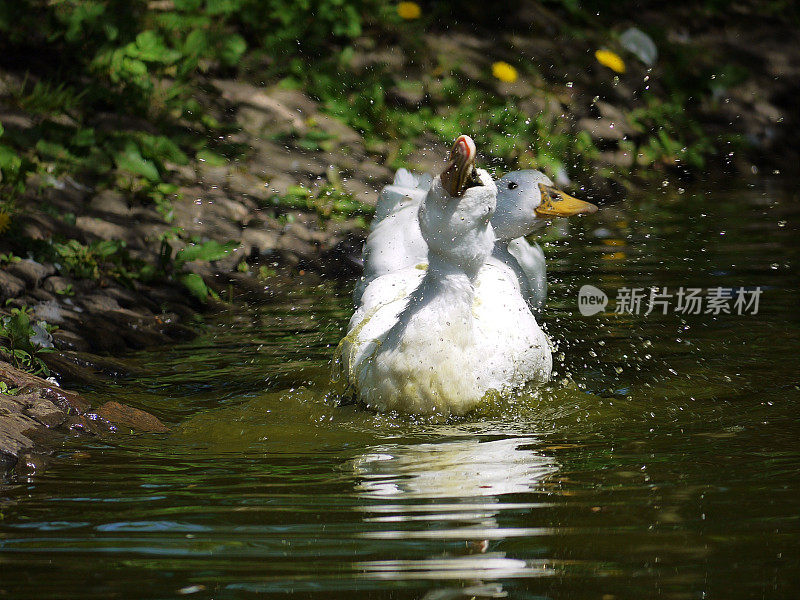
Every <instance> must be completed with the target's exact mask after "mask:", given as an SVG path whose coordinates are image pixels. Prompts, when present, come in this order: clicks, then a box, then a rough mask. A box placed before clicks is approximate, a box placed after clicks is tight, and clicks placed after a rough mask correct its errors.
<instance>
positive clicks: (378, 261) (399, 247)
mask: <svg viewBox="0 0 800 600" xmlns="http://www.w3.org/2000/svg"><path fill="white" fill-rule="evenodd" d="M431 181H432V179H431V176H430V175H427V174H425V175H421V176H416V175H414V174H412V173H410V172H409V171H407V170H406V169H399V170H398V171H397V174H396V175H395V179H394V182H393V183H392V184H391V185H387V186H385V187H384V188H383V189H382V190H381V194H380V197H379V199H378V204H377V206H376V208H375V217H374V218H373V221H372V225H371V227H370V229H371V232H370V234H369V237H367V241H366V243H365V244H364V253H363V254H364V273H363V275H362V277H361V278H360V279H359V281H358V282H357V284H356V288H355V291H354V294H353V299H354V303H355V304H356V305H358V304H359V302H360V301H361V296H362V294H363V293H364V290H365V289H366V287H367V285H369V283H370V282H371V281H372V280H374V279H375V278H376V277H380V276H381V275H385V274H387V273H391V272H392V271H397V270H399V269H403V268H406V267H411V266H415V265H425V264H427V262H428V247H427V244H425V240H423V239H422V234H421V232H420V229H419V225H418V222H417V212H418V210H419V205H420V204H421V203H422V200H423V199H424V198H425V194H426V193H427V191H428V189H429V188H430V186H431ZM497 188H498V193H497V209H496V211H495V213H494V216H493V217H492V227H493V228H494V232H495V236H496V242H495V246H494V250H493V252H492V257H491V259H490V260H491V261H492V262H494V263H502V264H504V265H506V266H507V267H508V269H510V270H511V271H512V272H513V274H514V276H515V277H516V278H517V281H518V282H519V286H520V291H521V293H522V295H523V297H524V298H525V299H526V301H527V302H528V305H529V306H530V307H531V309H533V310H538V309H539V308H541V306H542V305H543V304H544V300H545V297H546V295H547V278H546V266H545V258H544V252H542V249H541V248H540V247H539V245H538V244H535V243H534V244H530V243H528V241H527V240H525V238H524V236H526V235H530V234H531V233H533V232H534V231H535V230H536V229H538V228H539V227H540V226H541V225H543V224H544V223H545V222H546V220H547V219H548V218H550V217H553V216H571V215H576V214H581V213H587V212H594V211H595V210H597V207H596V206H594V205H593V204H589V203H588V202H583V201H581V200H578V199H576V198H573V197H572V196H569V195H568V194H565V193H564V192H562V191H560V190H557V189H555V188H554V187H553V182H552V181H550V179H549V178H548V177H547V175H545V174H544V173H542V172H541V171H536V170H525V171H514V172H512V173H508V174H506V175H504V176H503V177H502V178H500V179H499V180H498V181H497Z"/></svg>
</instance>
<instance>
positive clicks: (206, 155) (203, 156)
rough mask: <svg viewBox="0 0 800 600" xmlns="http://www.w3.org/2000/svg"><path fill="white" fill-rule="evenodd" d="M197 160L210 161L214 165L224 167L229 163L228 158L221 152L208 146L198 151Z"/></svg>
mask: <svg viewBox="0 0 800 600" xmlns="http://www.w3.org/2000/svg"><path fill="white" fill-rule="evenodd" d="M197 160H201V161H203V162H205V163H208V164H209V165H211V166H212V167H224V166H225V165H227V164H228V159H227V158H225V157H224V156H222V155H221V154H217V153H216V152H213V151H211V150H209V149H208V148H203V149H202V150H200V152H198V153H197Z"/></svg>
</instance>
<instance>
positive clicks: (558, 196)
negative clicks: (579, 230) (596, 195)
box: [535, 183, 597, 219]
mask: <svg viewBox="0 0 800 600" xmlns="http://www.w3.org/2000/svg"><path fill="white" fill-rule="evenodd" d="M539 191H540V192H541V193H542V203H541V204H539V206H537V207H536V210H535V212H536V216H537V217H539V218H542V219H546V218H548V217H571V216H572V215H583V214H591V213H594V212H597V206H595V205H594V204H592V203H590V202H584V201H583V200H578V199H577V198H573V197H572V196H570V195H569V194H567V193H564V192H562V191H561V190H557V189H556V188H554V187H551V186H549V185H545V184H543V183H540V184H539Z"/></svg>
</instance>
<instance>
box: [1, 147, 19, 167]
mask: <svg viewBox="0 0 800 600" xmlns="http://www.w3.org/2000/svg"><path fill="white" fill-rule="evenodd" d="M21 165H22V159H21V158H20V157H19V155H17V153H16V152H15V151H14V149H13V148H9V147H8V146H6V145H4V144H0V169H8V170H16V169H19V167H20V166H21Z"/></svg>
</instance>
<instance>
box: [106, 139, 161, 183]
mask: <svg viewBox="0 0 800 600" xmlns="http://www.w3.org/2000/svg"><path fill="white" fill-rule="evenodd" d="M114 162H115V163H116V164H117V167H118V168H120V169H122V170H123V171H128V172H130V173H134V174H136V175H141V176H143V177H145V178H147V179H149V180H150V181H158V180H159V179H160V178H161V176H160V175H159V173H158V169H157V168H156V165H155V164H153V162H152V161H150V160H147V159H145V158H143V157H142V153H141V152H140V151H139V148H138V147H137V146H136V144H134V143H133V142H132V141H128V143H127V144H126V145H125V149H124V150H123V151H122V152H118V153H117V154H116V155H115V156H114Z"/></svg>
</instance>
